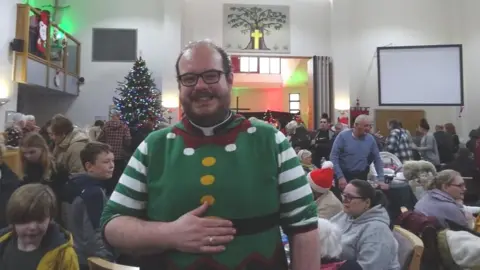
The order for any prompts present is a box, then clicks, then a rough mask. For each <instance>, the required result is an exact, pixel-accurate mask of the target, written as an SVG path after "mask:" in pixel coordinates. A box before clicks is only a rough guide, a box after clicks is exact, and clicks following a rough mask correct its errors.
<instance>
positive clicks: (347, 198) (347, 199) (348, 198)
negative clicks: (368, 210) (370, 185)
mask: <svg viewBox="0 0 480 270" xmlns="http://www.w3.org/2000/svg"><path fill="white" fill-rule="evenodd" d="M342 197H343V201H344V202H351V201H352V200H353V199H364V198H363V197H360V196H352V195H350V194H345V193H342Z"/></svg>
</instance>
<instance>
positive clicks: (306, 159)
mask: <svg viewBox="0 0 480 270" xmlns="http://www.w3.org/2000/svg"><path fill="white" fill-rule="evenodd" d="M297 156H298V159H299V160H300V163H301V164H302V167H303V170H304V171H305V173H309V172H311V171H312V170H315V169H316V168H317V167H316V166H315V165H313V163H312V152H310V151H308V150H305V149H302V150H300V151H298V153H297Z"/></svg>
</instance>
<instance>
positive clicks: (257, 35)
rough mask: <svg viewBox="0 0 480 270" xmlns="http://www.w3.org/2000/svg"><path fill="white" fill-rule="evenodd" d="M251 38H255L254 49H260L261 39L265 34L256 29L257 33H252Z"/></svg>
mask: <svg viewBox="0 0 480 270" xmlns="http://www.w3.org/2000/svg"><path fill="white" fill-rule="evenodd" d="M251 37H253V38H254V42H253V48H254V49H255V50H258V49H260V38H261V37H263V34H262V33H261V32H260V31H258V29H255V32H253V33H252V35H251Z"/></svg>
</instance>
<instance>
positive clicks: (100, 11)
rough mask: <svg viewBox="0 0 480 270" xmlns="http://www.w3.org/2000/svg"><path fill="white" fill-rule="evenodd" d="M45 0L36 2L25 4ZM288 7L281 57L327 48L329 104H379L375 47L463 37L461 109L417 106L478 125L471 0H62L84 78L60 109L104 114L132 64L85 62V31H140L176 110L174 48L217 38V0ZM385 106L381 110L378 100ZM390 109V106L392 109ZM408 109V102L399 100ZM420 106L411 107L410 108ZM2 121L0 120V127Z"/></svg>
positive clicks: (81, 121) (10, 27)
mask: <svg viewBox="0 0 480 270" xmlns="http://www.w3.org/2000/svg"><path fill="white" fill-rule="evenodd" d="M41 1H47V0H36V1H32V2H38V3H40V2H41ZM7 2H8V4H9V6H8V7H7V8H4V9H2V11H1V12H3V13H4V14H3V15H4V16H2V21H3V22H4V23H3V25H4V27H6V29H7V31H6V32H5V33H7V34H6V35H2V37H1V40H0V46H1V47H0V51H1V52H5V53H4V55H3V56H2V57H1V60H0V96H1V95H5V94H4V93H8V95H9V96H10V97H11V101H10V102H9V103H8V104H6V105H4V106H1V107H0V118H1V119H3V115H4V111H5V110H14V109H15V108H16V104H17V102H16V86H15V84H14V83H10V78H11V58H9V55H8V53H6V52H8V43H9V42H10V41H11V39H12V38H13V35H14V28H15V20H16V18H15V12H14V11H15V5H16V3H17V2H18V1H17V0H7ZM227 2H228V3H243V4H262V5H268V4H271V5H289V6H290V16H291V17H290V18H291V25H290V26H291V52H290V53H289V54H288V56H312V55H320V56H321V55H327V56H331V57H332V58H333V61H334V94H335V107H336V108H337V109H339V107H342V108H345V107H347V108H348V107H349V106H350V105H352V104H354V103H355V99H357V98H359V99H360V103H361V105H362V106H369V107H371V114H374V111H375V109H376V108H378V98H377V95H378V91H377V79H376V74H377V73H376V56H375V49H376V47H377V46H388V45H394V46H399V45H424V44H446V43H461V44H463V47H464V89H465V91H464V93H465V102H466V103H465V108H464V110H463V114H462V118H458V115H459V110H460V108H453V107H425V108H422V109H424V110H425V111H426V114H427V118H428V119H429V121H430V122H431V124H432V125H435V124H440V123H445V122H455V123H457V126H458V128H459V131H460V132H461V133H462V134H466V133H468V130H469V129H470V128H472V127H476V126H478V123H477V121H476V117H475V116H476V115H478V114H479V113H480V108H479V107H478V106H476V103H478V100H479V99H480V93H479V92H478V91H476V89H477V88H478V85H479V84H480V81H479V80H480V76H478V75H477V74H476V72H477V70H478V69H479V68H480V67H479V66H478V65H480V64H479V61H478V60H477V59H476V56H477V54H478V53H477V51H478V49H477V48H478V47H479V46H478V45H480V44H479V43H480V35H479V30H477V28H478V27H477V26H478V24H479V21H478V20H480V18H478V15H477V14H476V13H475V10H478V8H479V7H480V3H477V1H453V0H422V1H416V0H402V1H399V0H391V1H384V0H362V1H354V0H334V1H329V0H320V1H309V0H302V1H295V2H294V3H292V1H289V0H279V1H272V0H257V1H253V0H246V1H240V0H230V1H227V0H222V1H217V0H203V1H193V0H184V1H178V0H177V1H174V0H163V1H158V0H142V1H141V3H138V1H137V2H132V1H127V0H116V1H113V0H104V1H92V0H84V1H73V0H61V1H60V4H61V5H70V8H68V9H66V10H64V11H61V12H60V19H61V22H62V23H63V22H65V21H68V22H69V23H70V25H71V26H72V28H71V29H69V30H71V31H69V32H70V33H71V34H73V35H74V36H75V37H76V38H77V39H79V40H80V41H81V42H82V59H81V75H82V76H83V77H85V80H86V83H85V84H84V85H83V86H82V87H81V89H80V95H79V96H78V97H77V98H76V99H75V100H74V101H73V102H72V104H71V106H69V108H66V109H65V110H64V111H61V113H66V114H67V116H69V117H71V118H72V120H73V121H74V122H75V123H76V124H78V125H82V126H83V125H85V124H90V123H92V122H93V120H94V119H95V117H96V116H107V115H108V108H109V105H111V104H112V96H113V95H114V93H115V92H114V90H115V88H116V87H117V82H118V81H121V80H123V77H124V76H125V75H127V73H128V71H129V70H130V68H131V66H132V63H98V62H92V61H91V55H92V51H91V47H92V46H91V45H92V44H91V43H92V28H96V27H99V28H101V27H105V28H130V29H132V28H133V29H137V30H138V49H139V52H140V51H141V55H142V57H144V58H145V59H146V60H147V64H148V67H149V68H150V70H151V71H152V72H153V76H154V78H155V80H156V82H157V84H158V86H159V88H161V89H162V91H163V99H164V100H163V102H164V104H165V105H166V104H168V107H178V90H177V84H176V80H175V70H174V68H173V67H174V64H175V60H176V57H177V55H178V53H179V52H180V50H181V48H182V47H183V46H184V45H186V44H187V43H188V42H189V41H192V40H198V39H204V38H209V39H211V40H213V41H214V42H217V43H219V44H221V43H222V28H223V26H222V10H223V9H222V7H223V4H224V3H227ZM382 108H384V107H382ZM395 108H396V109H398V107H395ZM402 108H406V109H409V107H402ZM410 108H411V109H418V107H410ZM1 125H3V120H0V126H1Z"/></svg>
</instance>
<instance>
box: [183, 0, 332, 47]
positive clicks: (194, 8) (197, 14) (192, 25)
mask: <svg viewBox="0 0 480 270" xmlns="http://www.w3.org/2000/svg"><path fill="white" fill-rule="evenodd" d="M224 3H229V4H259V5H288V6H290V19H291V21H290V35H291V41H290V42H291V44H290V47H291V50H290V55H293V56H313V55H320V56H323V55H329V54H330V42H329V40H330V1H329V0H316V1H307V0H303V1H298V0H297V1H291V0H221V1H219V0H202V1H198V0H186V5H185V9H184V25H183V26H184V28H183V40H184V43H185V44H187V43H188V42H189V41H195V40H201V39H205V38H208V39H211V40H213V41H214V42H216V43H217V44H222V42H223V36H222V33H223V4H224Z"/></svg>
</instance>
